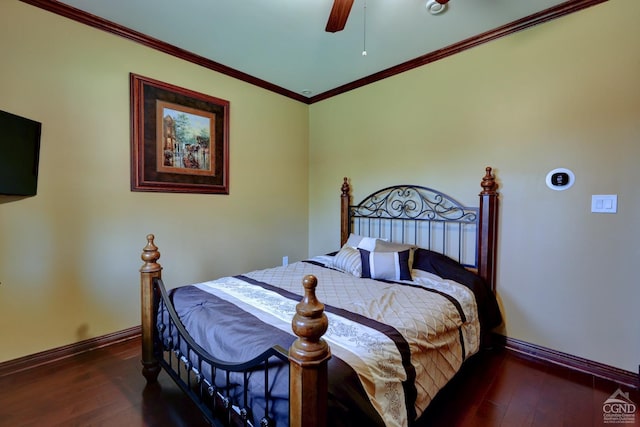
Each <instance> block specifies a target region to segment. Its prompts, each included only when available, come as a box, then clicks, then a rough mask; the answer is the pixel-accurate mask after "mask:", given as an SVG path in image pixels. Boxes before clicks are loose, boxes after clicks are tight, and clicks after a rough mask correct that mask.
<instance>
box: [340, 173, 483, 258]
mask: <svg viewBox="0 0 640 427" xmlns="http://www.w3.org/2000/svg"><path fill="white" fill-rule="evenodd" d="M349 224H350V225H351V228H350V230H349V232H353V233H356V234H360V235H365V236H370V237H379V238H385V239H388V240H389V241H392V242H398V243H409V244H414V245H416V246H420V247H422V248H426V249H430V250H434V251H436V252H439V253H443V254H446V255H448V256H449V257H451V258H453V259H455V260H457V261H458V262H460V263H461V264H463V265H465V266H468V267H472V268H477V267H478V265H477V230H478V208H477V207H468V206H463V205H462V204H461V203H459V202H458V201H457V200H455V199H454V198H452V197H450V196H448V195H446V194H444V193H442V192H440V191H437V190H434V189H432V188H428V187H423V186H419V185H396V186H392V187H387V188H384V189H382V190H379V191H376V192H375V193H372V194H370V195H368V196H367V197H365V198H364V200H362V201H361V202H360V203H359V204H357V205H351V206H349Z"/></svg>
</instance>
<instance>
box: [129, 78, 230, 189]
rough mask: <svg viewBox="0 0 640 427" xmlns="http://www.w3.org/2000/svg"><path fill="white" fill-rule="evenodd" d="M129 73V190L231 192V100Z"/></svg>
mask: <svg viewBox="0 0 640 427" xmlns="http://www.w3.org/2000/svg"><path fill="white" fill-rule="evenodd" d="M130 77H131V82H130V84H131V88H130V89H131V190H132V191H156V192H172V193H213V194H229V101H225V100H223V99H219V98H215V97H213V96H209V95H205V94H202V93H198V92H194V91H191V90H188V89H184V88H181V87H177V86H174V85H170V84H168V83H163V82H160V81H157V80H153V79H150V78H147V77H142V76H139V75H137V74H133V73H131V76H130Z"/></svg>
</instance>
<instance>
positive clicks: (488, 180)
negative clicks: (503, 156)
mask: <svg viewBox="0 0 640 427" xmlns="http://www.w3.org/2000/svg"><path fill="white" fill-rule="evenodd" d="M491 171H492V168H491V166H487V167H486V168H485V174H484V176H483V177H482V182H480V186H481V187H482V194H489V193H495V192H496V190H497V188H498V184H497V183H496V178H495V177H494V176H493V174H492V173H491Z"/></svg>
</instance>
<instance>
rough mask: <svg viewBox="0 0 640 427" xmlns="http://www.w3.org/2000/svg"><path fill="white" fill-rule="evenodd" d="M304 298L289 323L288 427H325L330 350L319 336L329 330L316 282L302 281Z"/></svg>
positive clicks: (305, 278)
mask: <svg viewBox="0 0 640 427" xmlns="http://www.w3.org/2000/svg"><path fill="white" fill-rule="evenodd" d="M302 284H303V286H304V297H303V298H302V301H300V302H299V303H298V304H297V305H296V314H295V316H294V317H293V320H292V321H291V327H292V329H293V332H294V333H295V334H296V336H297V337H298V338H297V339H296V340H295V341H294V342H293V344H292V345H291V348H290V349H289V425H290V426H291V427H324V426H326V424H327V399H328V397H327V396H328V393H327V389H328V374H327V362H328V360H329V358H330V357H331V350H330V349H329V345H328V344H327V342H326V341H325V340H323V339H322V335H323V334H324V333H325V332H326V331H327V328H328V327H329V320H328V319H327V315H326V314H325V313H324V304H322V303H321V302H320V301H318V299H317V298H316V293H315V289H316V286H317V285H318V280H317V279H316V277H315V276H312V275H307V276H305V277H304V279H303V280H302Z"/></svg>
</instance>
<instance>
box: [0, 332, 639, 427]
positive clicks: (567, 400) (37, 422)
mask: <svg viewBox="0 0 640 427" xmlns="http://www.w3.org/2000/svg"><path fill="white" fill-rule="evenodd" d="M139 349H140V340H139V339H131V340H128V341H125V342H122V343H118V344H114V345H111V346H108V347H105V348H101V349H97V350H92V351H89V352H86V353H84V354H81V355H77V356H74V357H71V358H68V359H65V360H62V361H58V362H55V363H51V364H48V365H43V366H39V367H36V368H32V369H29V370H26V371H23V372H18V373H15V374H10V375H6V376H4V377H0V426H3V427H4V426H10V427H17V426H38V427H43V426H46V427H48V426H65V427H66V426H117V427H125V426H172V427H173V426H185V427H186V426H189V427H200V426H207V425H208V424H207V423H206V422H205V421H204V420H203V418H202V417H201V416H200V415H199V413H198V411H197V409H196V408H195V406H194V405H193V404H192V403H191V401H190V400H189V399H188V398H187V397H186V396H185V395H184V394H183V393H182V392H181V391H180V390H179V389H178V388H177V387H176V386H175V385H174V384H173V382H172V381H171V380H170V379H169V377H168V376H167V375H166V374H165V373H161V374H160V378H159V382H158V384H157V385H155V386H150V387H146V386H145V380H144V378H143V377H142V375H141V374H140V360H139V359H140V350H139ZM617 388H618V386H617V385H616V384H615V383H611V382H609V381H605V380H602V379H599V378H595V377H593V376H590V375H586V374H582V373H578V372H575V371H572V370H569V369H565V368H562V367H557V366H551V365H546V364H542V363H540V362H537V361H533V360H529V359H527V358H525V357H523V356H520V355H518V354H516V353H513V352H509V351H506V350H501V349H496V350H491V351H485V352H483V353H481V354H478V355H476V356H474V358H472V359H471V360H469V361H468V363H467V364H466V365H465V367H464V368H463V370H462V371H461V372H460V374H459V375H458V376H457V377H456V378H454V379H453V380H452V382H451V383H450V384H449V385H448V386H447V387H446V388H445V389H443V390H442V391H441V392H440V393H439V394H438V396H437V397H436V399H435V400H434V401H433V402H432V404H431V405H430V407H429V408H428V410H427V413H428V420H429V422H428V425H429V426H434V427H455V426H464V427H467V426H483V427H484V426H506V427H512V426H513V427H521V426H541V427H542V426H544V427H553V426H576V427H585V426H600V425H604V423H603V409H602V407H603V403H604V401H605V400H606V399H607V398H608V397H609V396H610V395H612V394H613V393H614V392H615V391H616V390H617ZM621 389H622V391H623V392H625V393H626V392H629V398H630V399H631V401H633V402H634V403H635V404H636V405H640V396H639V393H638V391H637V390H633V389H629V388H628V387H624V386H623V387H621ZM611 425H614V424H607V426H611ZM618 425H621V424H618ZM624 425H625V426H632V425H640V415H638V414H637V413H636V414H635V423H633V424H624Z"/></svg>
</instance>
